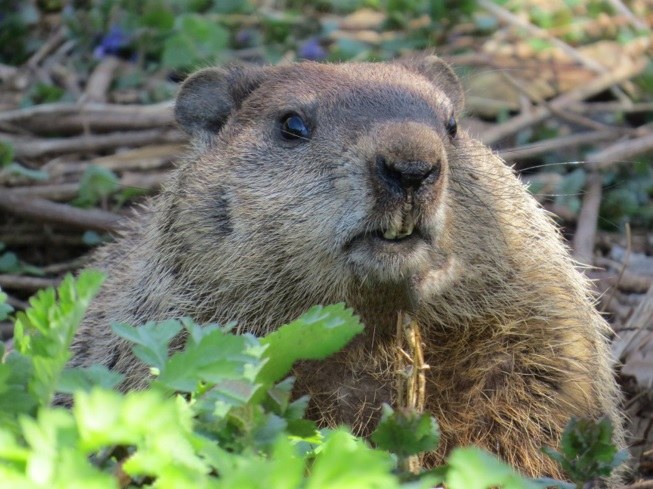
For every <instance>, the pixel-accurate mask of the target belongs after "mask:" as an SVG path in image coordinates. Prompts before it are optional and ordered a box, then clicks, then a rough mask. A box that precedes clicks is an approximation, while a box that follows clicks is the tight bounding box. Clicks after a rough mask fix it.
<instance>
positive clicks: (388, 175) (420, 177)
mask: <svg viewBox="0 0 653 489" xmlns="http://www.w3.org/2000/svg"><path fill="white" fill-rule="evenodd" d="M376 168H377V174H378V176H379V179H380V180H381V181H382V182H383V183H384V184H385V185H386V186H387V187H389V188H390V189H392V190H400V189H403V190H408V189H412V190H417V189H418V188H420V187H421V186H422V185H423V184H424V183H425V181H426V180H428V181H429V182H430V181H435V180H436V179H437V177H438V174H439V165H437V164H436V165H434V164H431V163H428V162H426V161H419V160H418V161H388V160H387V159H386V158H385V157H383V156H377V158H376Z"/></svg>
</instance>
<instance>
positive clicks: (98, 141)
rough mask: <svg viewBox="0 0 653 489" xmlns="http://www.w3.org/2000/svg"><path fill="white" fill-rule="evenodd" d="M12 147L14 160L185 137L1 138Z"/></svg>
mask: <svg viewBox="0 0 653 489" xmlns="http://www.w3.org/2000/svg"><path fill="white" fill-rule="evenodd" d="M3 138H4V139H6V140H8V142H9V143H10V144H11V145H12V146H13V147H14V154H15V156H16V158H37V157H41V156H45V155H48V154H52V153H77V152H93V151H98V150H102V149H113V148H116V147H121V146H142V145H146V144H155V143H180V142H183V141H186V140H187V139H188V138H187V136H186V135H185V134H184V133H182V132H181V131H177V130H174V129H170V130H160V129H151V130H148V131H131V132H114V133H111V134H101V135H89V136H78V137H72V138H53V139H24V138H21V139H18V138H14V137H7V136H3Z"/></svg>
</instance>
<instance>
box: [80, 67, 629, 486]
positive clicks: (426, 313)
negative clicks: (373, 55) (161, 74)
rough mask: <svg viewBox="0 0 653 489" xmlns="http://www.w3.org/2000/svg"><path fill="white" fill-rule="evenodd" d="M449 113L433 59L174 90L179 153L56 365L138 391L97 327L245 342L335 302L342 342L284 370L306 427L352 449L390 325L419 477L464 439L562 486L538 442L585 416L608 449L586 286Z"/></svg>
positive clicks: (215, 72)
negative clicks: (413, 427)
mask: <svg viewBox="0 0 653 489" xmlns="http://www.w3.org/2000/svg"><path fill="white" fill-rule="evenodd" d="M462 105H463V92H462V88H461V85H460V82H459V80H458V79H457V78H456V76H455V75H454V73H453V72H452V71H451V69H450V68H449V67H448V66H447V65H446V64H445V63H444V62H442V61H441V60H440V59H439V58H437V57H435V56H425V57H422V58H419V59H415V60H411V61H399V62H394V63H345V64H317V63H299V64H293V65H287V66H277V67H261V68H244V67H235V68H231V69H219V68H212V69H205V70H202V71H199V72H198V73H196V74H194V75H193V76H191V77H190V78H189V79H188V80H187V81H186V82H185V83H184V84H183V86H182V87H181V90H180V93H179V96H178V98H177V104H176V108H175V114H176V118H177V121H178V122H179V123H180V125H181V126H182V127H183V128H184V129H185V130H186V131H188V132H189V133H190V135H191V136H192V138H193V142H194V144H193V149H192V151H190V155H189V156H188V157H186V158H185V160H184V161H182V162H181V163H180V164H179V165H178V168H177V169H176V170H175V171H174V173H173V174H172V176H171V178H170V180H169V182H168V184H167V185H166V186H165V188H164V190H163V191H162V193H161V195H160V196H158V197H157V198H155V199H154V200H152V201H151V202H150V204H149V205H148V206H147V207H146V208H145V209H144V210H143V211H142V212H141V213H140V215H139V216H138V217H137V218H136V219H135V220H134V221H133V222H132V224H131V225H130V227H129V229H127V230H126V231H125V232H124V233H123V236H122V237H121V238H120V239H119V240H117V241H116V242H115V243H113V244H109V245H108V246H105V247H104V248H102V249H101V250H99V252H98V253H97V255H96V261H95V264H94V267H96V268H100V269H103V270H104V271H105V272H106V273H107V274H108V279H107V281H106V283H105V285H104V287H103V289H102V291H101V292H100V294H99V296H98V297H97V299H96V300H95V301H94V303H93V304H92V305H91V308H90V309H89V312H88V315H87V318H86V319H85V321H84V323H83V324H82V326H81V329H80V331H79V332H78V334H77V336H76V338H75V340H74V344H73V350H74V358H73V360H72V362H71V363H72V365H77V366H79V365H89V364H91V363H101V364H104V365H107V366H108V367H110V368H111V369H114V370H117V371H120V372H122V373H124V374H126V381H125V383H124V385H123V387H124V388H125V389H131V388H138V387H139V386H140V385H142V384H143V381H144V379H145V378H146V377H147V375H148V371H147V369H146V368H144V367H143V366H142V365H141V364H140V363H139V361H138V360H137V359H136V358H135V357H134V356H133V355H132V353H131V350H130V347H129V346H128V345H126V344H125V343H124V342H123V341H122V340H120V339H119V338H117V337H115V336H114V335H113V333H112V331H111V328H110V324H111V323H112V322H126V323H130V324H134V325H138V324H142V323H144V322H146V321H151V320H163V319H167V318H171V317H182V316H190V317H192V318H194V319H195V320H196V321H198V322H220V323H226V322H228V321H231V320H237V321H238V324H239V329H240V331H248V332H252V333H255V334H263V333H266V332H268V331H270V330H272V329H274V328H275V327H278V326H279V325H281V324H284V323H286V322H289V321H291V320H293V319H294V318H296V317H297V316H299V315H300V314H302V313H303V312H305V311H306V310H307V309H308V308H309V307H311V306H313V305H315V304H330V303H336V302H343V301H344V302H346V303H347V304H348V305H350V306H351V307H353V308H354V309H355V311H356V312H357V313H358V314H359V315H360V317H361V319H362V321H363V322H364V324H365V331H364V333H363V334H361V335H359V337H357V338H356V339H355V341H354V342H353V343H352V344H351V345H349V346H348V347H347V348H346V349H345V350H344V351H343V352H341V353H339V354H337V355H335V356H334V357H332V358H329V359H328V360H326V361H323V362H305V363H302V364H301V365H299V366H298V367H297V368H296V370H295V373H296V376H297V383H296V390H297V393H298V394H310V396H311V399H312V401H311V405H310V407H309V414H310V416H312V417H314V418H315V419H317V420H319V421H320V423H322V425H325V426H330V425H334V424H336V423H347V424H349V425H350V426H351V427H352V428H353V430H354V431H355V432H357V433H360V434H368V433H369V432H370V431H371V429H373V427H374V426H375V424H376V421H377V420H378V418H379V408H380V405H381V403H383V402H388V403H390V404H392V403H393V402H394V401H396V398H395V397H396V396H395V390H394V385H395V384H394V382H395V378H396V373H397V372H396V371H397V369H396V356H395V353H396V350H395V349H394V348H393V345H394V344H395V343H394V340H395V336H396V335H395V332H396V324H397V318H398V315H399V314H403V313H406V314H408V315H409V316H410V318H411V319H412V320H413V321H414V322H415V323H416V324H418V325H419V328H420V331H421V335H422V338H421V347H422V350H423V356H424V362H425V363H426V364H427V365H428V366H429V367H430V368H429V369H428V370H426V371H425V379H426V396H425V400H424V404H425V408H426V410H427V411H429V412H430V413H432V414H433V415H434V416H435V417H436V418H437V420H438V421H439V423H440V427H441V430H442V442H441V446H440V448H439V449H438V451H437V452H436V453H432V454H430V455H429V456H428V457H427V460H426V462H425V463H427V464H433V463H438V462H440V461H442V459H443V457H444V456H445V455H446V454H447V452H448V451H450V450H451V448H452V447H454V446H457V445H468V444H475V445H479V446H481V447H484V448H486V449H488V450H490V451H492V452H494V453H496V454H498V455H499V456H500V457H502V458H503V459H504V460H506V461H507V462H509V463H511V464H513V465H514V466H516V467H518V468H519V469H520V470H522V471H523V472H524V473H525V474H528V475H532V476H543V475H548V476H553V477H562V474H561V473H560V471H559V468H558V467H557V466H556V464H555V463H554V462H552V461H551V460H549V459H548V458H547V457H546V456H545V455H543V454H542V452H541V450H540V449H541V447H542V446H553V447H557V446H558V442H559V437H560V434H561V432H562V430H563V428H564V426H565V424H566V423H567V422H568V420H569V419H570V417H572V416H579V417H589V418H595V419H596V418H599V417H601V416H607V417H608V418H609V419H611V420H612V422H613V423H614V425H615V441H616V443H617V444H618V445H619V446H623V433H622V431H621V421H620V416H619V412H618V407H617V406H618V401H619V396H618V390H617V387H616V384H615V381H614V379H613V376H612V372H611V360H610V356H609V351H608V345H607V342H606V338H605V336H606V333H608V326H607V324H606V322H605V321H604V320H603V318H602V317H601V316H600V315H599V313H598V312H597V311H596V310H595V308H594V305H593V300H592V297H591V294H590V293H589V288H588V283H587V280H586V279H585V278H584V276H583V275H582V274H581V273H579V272H578V271H577V270H575V268H574V265H573V262H572V260H571V259H570V257H569V254H568V252H567V250H566V248H565V246H564V244H563V242H562V240H561V237H560V235H559V233H558V231H557V229H556V227H555V226H554V224H553V223H552V221H551V219H550V217H549V216H548V215H547V213H546V212H545V211H544V210H542V209H541V208H540V207H539V206H538V204H537V203H536V202H535V200H534V199H533V198H532V197H531V196H530V195H529V194H528V192H527V190H526V189H525V187H524V185H523V184H522V183H521V182H520V181H519V180H518V179H517V178H516V177H515V175H514V174H513V172H512V171H511V170H510V169H509V168H508V167H506V166H505V164H504V163H503V161H501V160H500V159H499V158H498V157H497V156H495V155H494V154H493V153H492V152H491V151H490V150H489V149H487V148H486V147H484V146H483V145H482V144H481V143H479V142H478V141H475V140H474V139H472V138H471V137H470V136H469V135H468V134H466V132H465V131H464V130H462V129H461V128H460V127H459V126H458V124H457V120H458V118H459V116H460V113H461V110H462ZM180 343H181V342H180Z"/></svg>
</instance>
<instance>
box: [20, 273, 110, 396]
mask: <svg viewBox="0 0 653 489" xmlns="http://www.w3.org/2000/svg"><path fill="white" fill-rule="evenodd" d="M103 277H104V276H103V275H102V273H100V272H98V271H93V270H85V271H83V272H82V273H81V274H80V276H79V277H78V278H77V279H74V278H73V277H72V276H71V275H68V276H66V277H65V278H64V280H63V281H62V282H61V284H60V285H59V287H58V288H57V290H56V294H55V291H54V290H53V289H48V290H43V291H40V292H39V293H38V294H37V295H36V296H35V297H33V298H31V299H30V308H28V309H27V310H26V311H25V312H19V313H18V314H17V318H16V324H15V330H14V344H15V346H16V351H17V352H18V353H20V354H22V355H24V356H26V357H29V358H30V360H31V364H32V368H33V375H32V377H31V379H30V380H29V387H28V390H29V392H30V393H31V394H32V395H33V396H35V398H36V399H37V400H38V403H39V404H41V405H46V404H49V402H50V400H51V398H52V394H53V393H54V391H55V387H56V383H57V379H58V377H59V375H60V374H61V371H62V370H63V368H64V366H65V364H66V362H67V361H68V359H69V357H70V351H69V348H70V344H71V342H72V338H73V335H74V334H75V331H76V330H77V327H78V326H79V323H80V322H81V320H82V318H83V316H84V313H85V311H86V308H87V307H88V305H89V303H90V301H91V299H92V298H93V297H94V296H95V294H96V293H97V292H98V290H99V288H100V285H101V284H102V280H103Z"/></svg>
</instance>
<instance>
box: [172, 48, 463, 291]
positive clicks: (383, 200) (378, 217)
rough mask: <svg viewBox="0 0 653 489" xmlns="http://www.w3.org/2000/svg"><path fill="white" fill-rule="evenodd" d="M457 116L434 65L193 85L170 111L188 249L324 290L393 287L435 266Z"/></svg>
mask: <svg viewBox="0 0 653 489" xmlns="http://www.w3.org/2000/svg"><path fill="white" fill-rule="evenodd" d="M461 105H462V90H461V87H460V83H459V81H458V79H457V78H456V76H455V75H454V74H453V72H452V71H451V70H450V68H449V67H448V66H447V65H445V64H444V63H443V62H442V61H441V60H440V59H439V58H437V57H435V56H429V57H425V58H423V59H421V60H418V61H412V62H397V63H393V64H371V63H370V64H365V63H361V64H345V65H337V64H334V65H322V64H314V63H301V64H296V65H290V66H280V67H267V68H235V69H231V70H222V69H207V70H203V71H200V72H198V73H196V74H195V75H193V76H191V77H190V78H189V79H188V80H187V81H186V82H185V83H184V85H183V86H182V88H181V91H180V94H179V97H178V99H177V104H176V117H177V120H178V121H179V123H180V124H181V125H182V126H183V127H184V128H185V129H186V130H187V131H188V132H189V133H190V134H191V135H192V136H194V138H195V140H196V141H197V142H198V148H199V149H198V153H199V155H198V156H197V157H196V158H194V159H193V160H192V161H191V162H189V163H188V164H187V165H186V167H184V168H182V173H183V178H182V181H183V182H184V183H183V185H184V190H185V192H184V193H185V195H186V197H187V198H186V199H185V200H184V202H180V203H179V204H178V206H181V207H184V208H185V209H186V211H185V212H181V213H180V214H183V215H186V216H189V215H192V216H201V217H193V218H191V219H189V221H193V230H192V231H188V232H185V233H184V234H185V235H187V236H188V235H190V241H191V243H190V244H189V246H194V247H200V248H203V249H204V250H207V249H214V248H216V247H218V248H220V249H223V251H225V252H227V251H226V250H228V253H230V254H231V255H233V256H234V259H238V257H239V256H246V257H249V258H250V259H252V260H255V261H256V263H257V264H258V266H260V267H263V268H264V269H268V270H270V272H271V273H273V272H275V271H276V272H279V271H280V270H283V269H292V270H293V271H294V273H298V272H297V271H298V270H305V271H306V273H314V270H315V269H316V268H319V269H321V270H330V272H329V278H324V277H323V279H324V280H332V281H333V282H334V283H336V282H338V281H341V280H342V278H343V277H348V276H353V277H357V278H358V279H359V280H371V281H373V282H393V283H397V282H402V281H405V280H410V279H412V278H413V277H414V276H415V275H416V274H417V273H423V272H424V270H430V269H433V268H437V267H440V266H442V264H443V263H444V262H445V261H446V256H445V255H446V253H445V251H444V248H443V245H442V242H443V229H444V224H445V222H446V220H447V214H448V212H447V208H448V206H447V204H446V202H447V193H448V180H449V173H450V165H451V163H452V159H453V158H455V153H456V147H457V145H458V144H460V139H461V138H463V137H464V135H462V134H460V133H459V131H458V129H457V124H456V120H457V117H458V115H459V113H460V110H461ZM182 219H184V218H182ZM198 222H201V225H197V224H198ZM198 249H199V248H198ZM234 250H237V251H234ZM301 259H304V260H307V263H306V264H305V265H304V266H302V265H301V263H297V262H298V260H301ZM289 263H292V266H290V265H289ZM315 263H319V264H321V265H322V266H319V267H316V266H315Z"/></svg>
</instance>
